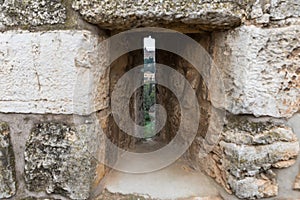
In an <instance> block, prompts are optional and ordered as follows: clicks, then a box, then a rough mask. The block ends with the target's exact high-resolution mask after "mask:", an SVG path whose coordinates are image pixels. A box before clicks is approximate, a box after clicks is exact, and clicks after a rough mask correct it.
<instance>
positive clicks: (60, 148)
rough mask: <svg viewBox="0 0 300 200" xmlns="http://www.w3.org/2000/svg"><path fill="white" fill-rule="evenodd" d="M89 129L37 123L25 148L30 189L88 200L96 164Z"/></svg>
mask: <svg viewBox="0 0 300 200" xmlns="http://www.w3.org/2000/svg"><path fill="white" fill-rule="evenodd" d="M83 134H85V135H86V137H88V134H87V132H84V131H82V130H80V131H76V130H75V129H74V128H72V127H70V126H67V125H64V124H59V123H41V124H37V125H36V126H35V127H34V128H33V130H32V132H31V134H30V136H29V138H28V140H27V142H26V150H25V182H26V185H27V188H28V189H29V190H30V191H35V192H39V191H46V192H47V193H48V194H52V193H53V194H61V195H65V196H68V197H70V198H71V199H87V198H88V197H89V194H90V189H91V184H92V181H93V179H94V164H93V157H92V156H91V152H90V151H89V149H88V143H84V140H83V138H82V135H83Z"/></svg>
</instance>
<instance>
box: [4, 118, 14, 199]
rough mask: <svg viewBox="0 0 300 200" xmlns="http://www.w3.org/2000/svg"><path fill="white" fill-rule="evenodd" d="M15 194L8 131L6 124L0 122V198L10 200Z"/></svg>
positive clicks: (12, 155)
mask: <svg viewBox="0 0 300 200" xmlns="http://www.w3.org/2000/svg"><path fill="white" fill-rule="evenodd" d="M15 193H16V180H15V161H14V153H13V150H12V146H11V143H10V130H9V126H8V124H6V123H3V122H0V198H1V199H3V198H10V197H12V196H13V195H14V194H15Z"/></svg>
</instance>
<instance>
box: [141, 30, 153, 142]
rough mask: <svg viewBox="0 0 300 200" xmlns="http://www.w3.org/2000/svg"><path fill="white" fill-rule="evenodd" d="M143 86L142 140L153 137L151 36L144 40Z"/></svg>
mask: <svg viewBox="0 0 300 200" xmlns="http://www.w3.org/2000/svg"><path fill="white" fill-rule="evenodd" d="M143 70H144V71H143V73H144V86H143V113H144V138H152V137H154V136H155V109H154V104H155V103H156V90H155V71H156V68H155V39H153V38H151V36H149V37H146V38H144V68H143Z"/></svg>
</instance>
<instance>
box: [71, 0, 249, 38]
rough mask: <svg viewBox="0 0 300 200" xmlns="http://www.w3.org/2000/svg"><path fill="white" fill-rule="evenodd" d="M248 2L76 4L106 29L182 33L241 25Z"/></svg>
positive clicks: (212, 0) (83, 2)
mask: <svg viewBox="0 0 300 200" xmlns="http://www.w3.org/2000/svg"><path fill="white" fill-rule="evenodd" d="M247 3H248V2H242V1H238V0H231V1H222V0H207V1H157V0H155V1H147V2H145V1H134V0H130V1H115V0H113V1H95V0H94V1H88V2H87V1H84V0H76V1H74V4H73V7H74V8H75V10H78V11H79V12H80V13H81V15H82V16H83V17H84V18H85V19H86V20H87V21H89V22H91V23H94V24H98V25H99V26H100V27H102V28H106V29H130V28H134V27H141V26H160V25H161V24H163V26H164V27H169V28H175V29H180V30H181V31H186V32H189V31H195V30H198V31H199V30H201V29H202V30H203V29H204V30H213V29H224V28H230V27H235V26H238V25H239V24H240V23H241V20H242V17H243V14H244V12H245V7H246V6H247Z"/></svg>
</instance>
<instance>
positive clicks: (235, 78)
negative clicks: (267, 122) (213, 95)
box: [214, 26, 300, 117]
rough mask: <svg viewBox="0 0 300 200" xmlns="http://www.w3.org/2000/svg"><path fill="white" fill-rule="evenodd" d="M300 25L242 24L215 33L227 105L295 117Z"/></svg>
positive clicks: (298, 97) (298, 103)
mask: <svg viewBox="0 0 300 200" xmlns="http://www.w3.org/2000/svg"><path fill="white" fill-rule="evenodd" d="M299 38H300V26H290V27H286V28H271V29H262V28H257V27H254V26H242V27H240V28H237V29H235V30H232V31H229V32H223V33H217V34H215V42H214V44H215V47H214V61H215V63H216V64H217V65H218V66H219V68H220V69H221V72H222V73H223V81H224V83H225V88H226V93H227V103H226V104H227V106H226V109H227V110H228V111H230V112H231V113H234V114H253V115H256V116H266V115H268V116H273V117H291V116H292V115H293V114H294V113H296V112H297V111H298V110H299V109H300V76H299V74H300V65H299V60H300V50H299V49H300V40H299Z"/></svg>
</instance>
